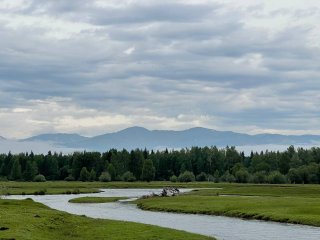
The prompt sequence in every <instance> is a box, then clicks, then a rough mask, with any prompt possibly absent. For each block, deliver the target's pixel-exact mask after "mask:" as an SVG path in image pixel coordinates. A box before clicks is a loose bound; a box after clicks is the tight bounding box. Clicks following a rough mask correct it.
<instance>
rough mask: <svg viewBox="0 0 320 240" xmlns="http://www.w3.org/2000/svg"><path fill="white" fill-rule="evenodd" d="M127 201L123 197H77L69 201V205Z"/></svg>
mask: <svg viewBox="0 0 320 240" xmlns="http://www.w3.org/2000/svg"><path fill="white" fill-rule="evenodd" d="M123 199H127V198H125V197H79V198H73V199H70V200H69V202H70V203H110V202H117V201H119V200H123Z"/></svg>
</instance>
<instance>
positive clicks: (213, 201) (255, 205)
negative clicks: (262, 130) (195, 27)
mask: <svg viewBox="0 0 320 240" xmlns="http://www.w3.org/2000/svg"><path fill="white" fill-rule="evenodd" d="M218 186H220V187H223V189H202V190H201V189H200V190H196V191H193V192H191V193H189V194H185V195H180V196H177V197H170V198H160V197H156V198H149V199H141V200H138V201H137V203H138V206H139V207H140V208H142V209H145V210H155V211H169V212H183V213H201V214H211V215H225V216H231V217H241V218H248V219H262V220H268V221H278V222H287V223H299V224H307V225H313V226H320V186H318V185H245V184H222V185H221V184H219V185H218Z"/></svg>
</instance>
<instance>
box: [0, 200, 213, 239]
mask: <svg viewBox="0 0 320 240" xmlns="http://www.w3.org/2000/svg"><path fill="white" fill-rule="evenodd" d="M0 209H1V214H0V239H1V240H9V239H16V240H19V239H24V240H29V239H30V240H44V239H47V240H55V239H68V240H91V239H92V240H100V239H101V240H102V239H108V240H122V239H132V240H140V239H148V240H149V239H150V240H154V239H159V240H167V239H178V240H207V239H213V238H210V237H205V236H201V235H196V234H191V233H187V232H183V231H176V230H171V229H166V228H161V227H156V226H151V225H144V224H138V223H131V222H121V221H111V220H101V219H92V218H88V217H85V216H76V215H71V214H68V213H64V212H60V211H57V210H52V209H50V208H48V207H46V206H44V205H42V204H40V203H36V202H33V201H32V200H1V199H0Z"/></svg>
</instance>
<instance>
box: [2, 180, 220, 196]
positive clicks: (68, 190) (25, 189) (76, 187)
mask: <svg viewBox="0 0 320 240" xmlns="http://www.w3.org/2000/svg"><path fill="white" fill-rule="evenodd" d="M166 186H176V187H181V188H206V187H215V184H214V183H207V182H205V183H172V182H150V183H147V182H131V183H130V182H109V183H102V182H66V181H54V182H50V181H48V182H0V194H1V193H2V194H4V195H5V194H11V195H14V194H16V195H17V194H18V195H21V194H34V193H36V192H40V191H44V190H45V194H72V193H96V192H99V189H102V188H163V187H166Z"/></svg>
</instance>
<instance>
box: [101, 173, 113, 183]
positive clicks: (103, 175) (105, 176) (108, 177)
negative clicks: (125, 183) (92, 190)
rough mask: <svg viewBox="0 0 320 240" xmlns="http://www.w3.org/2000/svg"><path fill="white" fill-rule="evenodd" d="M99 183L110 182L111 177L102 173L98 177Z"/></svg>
mask: <svg viewBox="0 0 320 240" xmlns="http://www.w3.org/2000/svg"><path fill="white" fill-rule="evenodd" d="M99 181H100V182H110V181H111V176H110V174H109V173H108V172H102V173H101V175H100V177H99Z"/></svg>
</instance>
